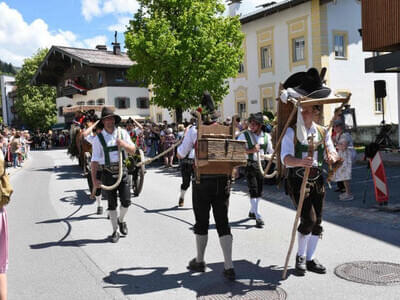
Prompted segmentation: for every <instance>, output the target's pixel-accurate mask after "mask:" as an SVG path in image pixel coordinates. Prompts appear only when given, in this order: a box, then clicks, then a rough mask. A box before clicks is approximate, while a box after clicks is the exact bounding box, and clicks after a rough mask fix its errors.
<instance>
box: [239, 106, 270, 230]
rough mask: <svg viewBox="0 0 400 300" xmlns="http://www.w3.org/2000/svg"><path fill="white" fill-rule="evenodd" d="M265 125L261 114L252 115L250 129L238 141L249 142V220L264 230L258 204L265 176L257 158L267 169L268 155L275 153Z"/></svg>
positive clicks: (247, 174)
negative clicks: (263, 128)
mask: <svg viewBox="0 0 400 300" xmlns="http://www.w3.org/2000/svg"><path fill="white" fill-rule="evenodd" d="M263 124H264V118H263V114H262V113H261V112H258V113H256V114H251V115H250V118H249V129H248V130H246V131H244V132H242V134H241V135H239V137H238V140H240V141H246V142H247V143H246V153H247V166H246V178H247V185H248V187H249V193H250V212H249V218H251V219H255V220H256V227H258V228H262V227H263V225H264V221H263V219H262V217H261V215H260V214H259V212H258V203H259V202H260V199H261V196H262V192H263V186H264V176H263V175H262V174H261V171H260V167H259V165H258V157H257V156H258V155H260V159H261V162H262V167H263V168H265V166H266V164H265V158H266V155H267V154H271V153H272V152H273V149H272V142H271V137H270V136H269V134H268V133H267V132H264V131H263V130H262V126H263Z"/></svg>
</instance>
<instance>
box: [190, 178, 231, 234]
mask: <svg viewBox="0 0 400 300" xmlns="http://www.w3.org/2000/svg"><path fill="white" fill-rule="evenodd" d="M192 184H193V186H192V199H193V211H194V216H195V219H196V224H195V225H194V233H195V234H199V235H206V234H207V233H208V226H209V219H210V208H211V207H212V210H213V215H214V220H215V225H216V228H217V232H218V235H219V236H220V237H221V236H224V235H230V234H231V229H230V227H229V221H228V206H229V196H230V190H231V184H230V179H229V178H228V176H226V175H201V177H200V183H199V184H198V183H196V181H195V180H193V182H192Z"/></svg>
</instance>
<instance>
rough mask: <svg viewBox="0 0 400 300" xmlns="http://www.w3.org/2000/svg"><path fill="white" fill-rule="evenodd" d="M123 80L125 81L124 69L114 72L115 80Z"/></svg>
mask: <svg viewBox="0 0 400 300" xmlns="http://www.w3.org/2000/svg"><path fill="white" fill-rule="evenodd" d="M124 81H125V73H124V71H117V72H115V82H124Z"/></svg>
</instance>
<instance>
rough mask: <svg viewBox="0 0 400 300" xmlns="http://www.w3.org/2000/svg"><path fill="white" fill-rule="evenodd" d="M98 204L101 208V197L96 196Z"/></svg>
mask: <svg viewBox="0 0 400 300" xmlns="http://www.w3.org/2000/svg"><path fill="white" fill-rule="evenodd" d="M96 203H97V206H98V207H101V206H102V205H101V195H100V196H96Z"/></svg>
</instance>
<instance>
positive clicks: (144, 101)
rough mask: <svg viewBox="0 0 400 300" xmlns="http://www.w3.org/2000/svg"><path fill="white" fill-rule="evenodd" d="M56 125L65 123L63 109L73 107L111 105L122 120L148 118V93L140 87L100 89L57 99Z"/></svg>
mask: <svg viewBox="0 0 400 300" xmlns="http://www.w3.org/2000/svg"><path fill="white" fill-rule="evenodd" d="M56 104H57V112H58V113H57V123H60V124H62V123H65V118H64V115H63V108H64V107H68V106H73V105H111V106H115V113H116V114H118V115H120V116H121V118H122V120H127V119H128V118H129V117H131V118H135V119H144V118H148V117H150V108H149V92H148V89H147V88H141V87H102V88H98V89H93V90H89V91H87V94H86V95H81V94H75V95H73V97H72V98H69V97H65V96H64V97H59V98H57V99H56Z"/></svg>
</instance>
